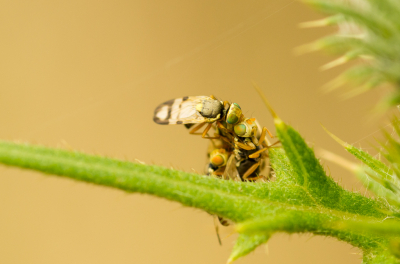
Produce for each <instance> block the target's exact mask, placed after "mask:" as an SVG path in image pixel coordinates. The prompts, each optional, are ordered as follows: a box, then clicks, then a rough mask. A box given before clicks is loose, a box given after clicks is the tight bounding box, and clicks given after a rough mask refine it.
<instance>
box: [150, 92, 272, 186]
mask: <svg viewBox="0 0 400 264" xmlns="http://www.w3.org/2000/svg"><path fill="white" fill-rule="evenodd" d="M154 122H156V123H158V124H161V125H169V124H184V125H185V126H186V127H188V128H190V132H189V133H190V134H195V135H202V137H203V138H207V139H211V140H212V142H211V147H210V150H209V152H208V155H209V165H208V168H207V171H206V173H207V174H208V175H215V176H218V177H220V178H223V179H233V180H242V181H243V180H256V179H258V178H260V176H259V172H260V168H262V167H263V163H264V162H263V161H264V160H265V158H266V157H267V154H266V153H265V151H266V150H267V149H268V147H269V146H268V145H267V143H266V133H267V132H268V133H269V131H268V130H267V129H266V128H265V127H264V128H263V129H262V130H260V129H259V126H258V125H257V123H256V120H255V119H254V118H251V119H249V118H245V117H244V115H243V114H242V110H241V108H240V106H239V105H238V104H236V103H232V104H231V103H229V102H227V101H218V100H217V99H215V97H214V96H210V97H208V96H187V97H182V98H177V99H173V100H169V101H167V102H165V103H163V104H161V105H159V106H158V107H157V108H156V110H155V112H154ZM206 124H207V126H206V128H205V129H204V130H203V132H201V133H199V132H197V131H199V130H200V129H201V128H202V127H203V126H204V125H206ZM212 127H213V129H214V130H215V135H214V136H213V137H210V136H209V135H208V132H209V131H210V129H211V128H212ZM269 134H270V133H269ZM270 136H271V137H272V135H271V134H270ZM257 137H258V138H257ZM260 165H261V166H260Z"/></svg>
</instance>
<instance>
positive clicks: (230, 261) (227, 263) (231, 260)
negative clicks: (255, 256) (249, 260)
mask: <svg viewBox="0 0 400 264" xmlns="http://www.w3.org/2000/svg"><path fill="white" fill-rule="evenodd" d="M234 261H235V260H234V259H232V258H229V259H228V261H227V262H226V264H232V263H233V262H234Z"/></svg>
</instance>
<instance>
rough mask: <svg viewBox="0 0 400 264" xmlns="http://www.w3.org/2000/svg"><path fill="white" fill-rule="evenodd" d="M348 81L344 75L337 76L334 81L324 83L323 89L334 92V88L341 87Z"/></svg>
mask: <svg viewBox="0 0 400 264" xmlns="http://www.w3.org/2000/svg"><path fill="white" fill-rule="evenodd" d="M345 83H346V80H345V78H344V77H343V76H339V77H336V78H335V79H333V80H332V81H330V82H328V83H326V84H324V85H323V86H322V90H323V91H324V92H332V91H333V90H335V89H337V88H339V87H340V86H342V85H344V84H345Z"/></svg>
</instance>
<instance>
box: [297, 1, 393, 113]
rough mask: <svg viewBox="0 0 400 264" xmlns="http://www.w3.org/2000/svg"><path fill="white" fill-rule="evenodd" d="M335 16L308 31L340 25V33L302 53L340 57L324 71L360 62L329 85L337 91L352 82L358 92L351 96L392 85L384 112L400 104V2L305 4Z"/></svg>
mask: <svg viewBox="0 0 400 264" xmlns="http://www.w3.org/2000/svg"><path fill="white" fill-rule="evenodd" d="M302 1H303V2H305V3H307V4H309V5H311V6H313V7H315V8H317V9H319V10H321V11H323V12H325V13H328V14H330V15H331V16H329V17H327V18H325V19H322V20H319V21H313V22H307V23H303V24H302V25H303V26H304V27H319V26H331V25H336V26H338V28H339V31H338V32H337V33H335V34H333V35H329V36H327V37H324V38H322V39H319V40H317V41H315V42H314V43H311V44H309V45H305V46H303V47H302V48H300V50H303V51H314V50H326V51H329V52H332V53H334V54H338V55H340V57H339V58H338V59H336V60H334V61H332V62H330V63H328V64H326V65H324V66H323V67H322V69H329V68H332V67H335V66H338V65H341V64H344V63H346V62H349V61H352V60H355V59H358V61H359V62H360V63H357V64H355V66H353V67H351V68H350V69H348V70H346V71H345V72H344V73H342V74H341V75H340V76H339V77H338V78H336V79H335V80H333V81H332V82H331V83H329V84H328V86H327V87H328V88H331V89H334V88H337V87H339V86H341V85H343V84H346V83H348V82H349V81H350V82H352V83H354V84H355V85H356V86H355V88H354V89H353V90H352V91H351V92H349V93H348V94H347V96H354V95H356V94H359V93H362V92H365V91H368V90H370V89H372V88H374V87H377V86H380V85H383V84H385V83H386V84H390V85H391V87H393V88H394V89H393V91H392V92H391V93H390V94H389V96H388V97H387V98H385V99H383V100H382V102H381V104H380V108H388V107H390V106H395V105H398V104H400V46H399V41H400V16H399V14H400V2H399V1H397V0H302Z"/></svg>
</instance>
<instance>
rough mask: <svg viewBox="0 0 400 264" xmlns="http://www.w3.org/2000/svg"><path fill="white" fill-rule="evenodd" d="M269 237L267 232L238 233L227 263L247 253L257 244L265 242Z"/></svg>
mask: <svg viewBox="0 0 400 264" xmlns="http://www.w3.org/2000/svg"><path fill="white" fill-rule="evenodd" d="M270 237H271V235H269V234H253V235H247V234H240V235H239V238H238V239H237V240H236V243H235V246H234V247H233V250H232V253H231V255H230V256H229V259H228V264H229V263H232V262H234V261H235V260H237V259H238V258H240V257H243V256H245V255H247V254H249V253H250V252H252V251H253V250H254V249H256V248H257V247H258V246H259V245H262V244H264V243H266V242H267V241H268V240H269V238H270Z"/></svg>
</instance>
